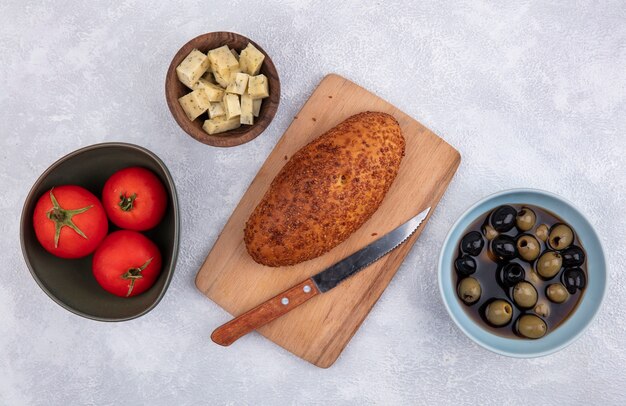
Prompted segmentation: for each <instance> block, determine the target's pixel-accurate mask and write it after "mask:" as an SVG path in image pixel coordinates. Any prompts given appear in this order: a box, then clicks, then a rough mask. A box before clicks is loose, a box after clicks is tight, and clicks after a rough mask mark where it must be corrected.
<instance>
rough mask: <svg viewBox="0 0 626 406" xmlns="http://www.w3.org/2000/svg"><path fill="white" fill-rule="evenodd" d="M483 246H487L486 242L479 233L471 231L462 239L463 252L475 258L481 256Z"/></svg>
mask: <svg viewBox="0 0 626 406" xmlns="http://www.w3.org/2000/svg"><path fill="white" fill-rule="evenodd" d="M483 245H485V241H484V240H483V236H482V235H480V233H479V232H478V231H470V232H469V233H467V234H465V236H463V239H461V250H462V251H463V252H465V253H466V254H470V255H472V256H474V257H475V256H476V255H478V254H480V251H482V249H483Z"/></svg>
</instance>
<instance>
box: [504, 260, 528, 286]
mask: <svg viewBox="0 0 626 406" xmlns="http://www.w3.org/2000/svg"><path fill="white" fill-rule="evenodd" d="M524 276H525V272H524V268H522V266H521V265H520V264H517V263H515V262H509V263H508V264H506V265H504V266H503V267H502V270H501V279H502V283H503V284H504V285H505V286H508V287H511V286H514V285H515V284H516V283H517V282H521V281H523V280H524Z"/></svg>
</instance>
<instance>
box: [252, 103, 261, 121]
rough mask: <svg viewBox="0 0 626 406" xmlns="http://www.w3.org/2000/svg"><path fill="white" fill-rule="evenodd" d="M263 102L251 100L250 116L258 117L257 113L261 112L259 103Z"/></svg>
mask: <svg viewBox="0 0 626 406" xmlns="http://www.w3.org/2000/svg"><path fill="white" fill-rule="evenodd" d="M262 102H263V99H254V100H252V115H254V117H258V116H259V113H260V112H261V103H262Z"/></svg>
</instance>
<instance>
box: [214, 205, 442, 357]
mask: <svg viewBox="0 0 626 406" xmlns="http://www.w3.org/2000/svg"><path fill="white" fill-rule="evenodd" d="M429 212H430V207H428V208H427V209H425V210H424V211H422V212H421V213H419V214H418V215H416V216H414V217H412V218H411V219H409V220H408V221H407V222H405V223H404V224H402V225H400V226H398V227H396V228H395V229H393V230H392V231H390V232H389V233H387V234H385V235H384V236H382V237H381V238H379V239H377V240H376V241H374V242H372V243H370V244H368V245H367V246H365V247H364V248H361V249H360V250H358V251H356V252H355V253H353V254H351V255H350V256H348V257H346V258H344V259H342V260H341V261H339V262H337V263H335V264H334V265H331V266H330V267H328V268H326V269H325V270H323V271H321V272H320V273H318V274H316V275H314V276H313V277H311V278H309V279H306V280H304V281H302V282H300V283H299V284H297V285H295V286H293V287H291V288H289V289H287V290H286V291H284V292H282V293H280V294H278V295H276V296H274V297H273V298H271V299H269V300H267V301H265V302H263V303H261V304H260V305H258V306H256V307H255V308H253V309H251V310H248V311H247V312H245V313H244V314H242V315H240V316H238V317H236V318H234V319H232V320H231V321H229V322H228V323H226V324H223V325H222V326H220V327H218V328H217V329H215V331H213V334H211V340H213V342H215V343H216V344H219V345H223V346H228V345H230V344H232V343H234V342H235V341H236V340H237V339H239V338H241V337H243V336H244V335H246V334H248V333H249V332H251V331H253V330H256V329H257V328H259V327H262V326H264V325H265V324H267V323H269V322H270V321H272V320H275V319H277V318H279V317H280V316H282V315H284V314H286V313H288V312H289V311H291V310H293V309H294V308H296V307H298V306H300V305H301V304H303V303H305V302H306V301H308V300H310V299H312V298H313V297H315V296H317V295H320V294H322V293H325V292H328V291H329V290H331V289H333V288H334V287H336V286H337V285H339V284H340V283H341V282H343V281H345V280H346V279H348V278H350V277H351V276H353V275H355V274H356V273H358V272H359V271H361V270H363V269H365V268H367V267H368V266H369V265H371V264H373V263H374V262H376V261H378V260H379V259H381V258H382V257H384V256H385V255H387V254H388V253H390V252H391V251H393V250H394V249H396V248H397V247H399V246H400V245H402V243H404V242H405V241H406V240H407V239H409V237H411V235H413V233H415V231H417V229H418V228H419V226H420V225H421V224H422V222H423V221H424V219H425V218H426V216H428V213H429Z"/></svg>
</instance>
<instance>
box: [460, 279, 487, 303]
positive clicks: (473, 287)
mask: <svg viewBox="0 0 626 406" xmlns="http://www.w3.org/2000/svg"><path fill="white" fill-rule="evenodd" d="M481 292H482V289H481V288H480V283H479V282H478V281H477V280H476V279H474V278H465V279H463V280H462V281H461V282H460V283H459V287H458V294H459V298H461V300H462V301H464V302H465V303H467V304H472V303H476V302H477V301H478V299H480V294H481Z"/></svg>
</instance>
